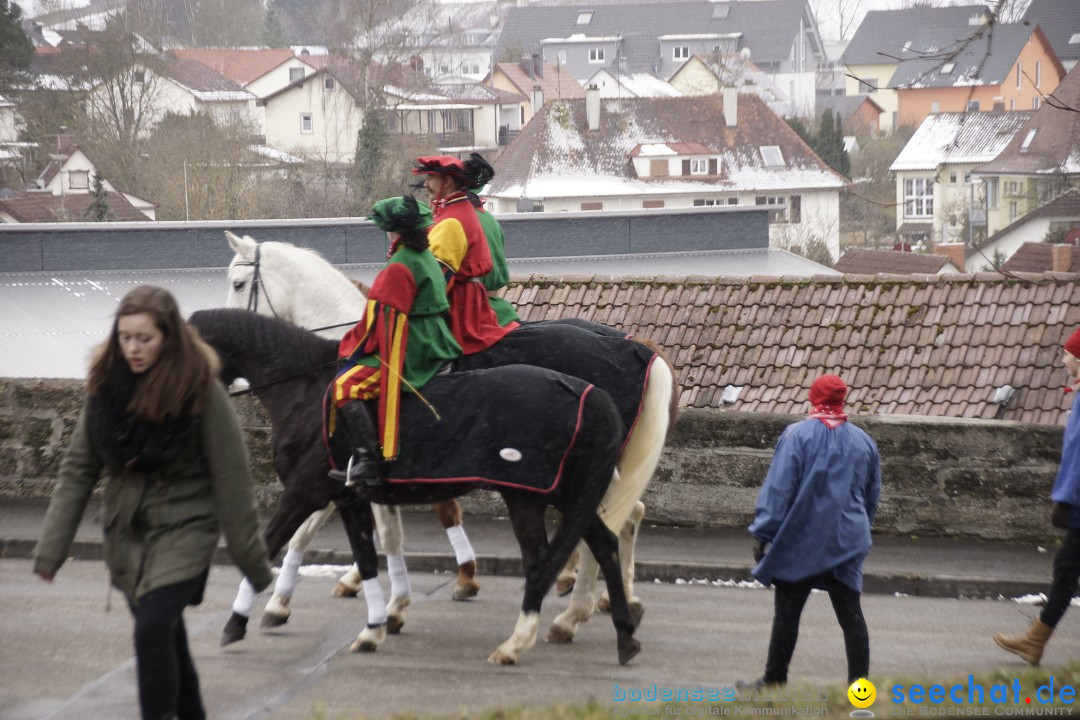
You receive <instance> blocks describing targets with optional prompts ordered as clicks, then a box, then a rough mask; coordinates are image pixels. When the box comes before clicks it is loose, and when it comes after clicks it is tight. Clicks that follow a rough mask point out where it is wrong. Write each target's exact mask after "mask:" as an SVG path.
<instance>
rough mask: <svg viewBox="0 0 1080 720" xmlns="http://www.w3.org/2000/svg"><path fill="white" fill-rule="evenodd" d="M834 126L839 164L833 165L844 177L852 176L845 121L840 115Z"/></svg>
mask: <svg viewBox="0 0 1080 720" xmlns="http://www.w3.org/2000/svg"><path fill="white" fill-rule="evenodd" d="M833 127H834V128H835V131H834V135H833V137H834V141H833V142H834V143H835V145H836V158H837V165H835V166H833V170H836V172H838V173H840V174H841V175H843V176H844V177H851V157H850V156H849V155H848V151H847V148H845V147H844V123H843V121H842V120H841V119H840V116H839V115H837V116H836V124H835V125H834V126H833Z"/></svg>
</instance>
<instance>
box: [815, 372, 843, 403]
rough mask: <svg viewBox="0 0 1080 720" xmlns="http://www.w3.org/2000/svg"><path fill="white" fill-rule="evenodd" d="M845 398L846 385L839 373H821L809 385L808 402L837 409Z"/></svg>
mask: <svg viewBox="0 0 1080 720" xmlns="http://www.w3.org/2000/svg"><path fill="white" fill-rule="evenodd" d="M846 399H847V385H846V384H844V381H843V380H841V379H840V376H839V375H822V376H821V377H819V378H818V379H817V380H815V381H814V383H813V384H812V385H811V386H810V404H811V405H813V406H814V407H825V408H832V409H834V410H839V409H841V408H843V407H844V400H846Z"/></svg>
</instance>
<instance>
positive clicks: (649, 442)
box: [600, 354, 677, 534]
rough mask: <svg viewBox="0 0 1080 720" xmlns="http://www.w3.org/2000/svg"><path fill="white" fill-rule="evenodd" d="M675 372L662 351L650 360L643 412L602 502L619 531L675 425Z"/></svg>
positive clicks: (605, 515)
mask: <svg viewBox="0 0 1080 720" xmlns="http://www.w3.org/2000/svg"><path fill="white" fill-rule="evenodd" d="M675 397H677V390H676V382H675V372H674V368H673V367H672V366H671V364H670V363H668V362H667V360H666V358H664V357H663V356H662V355H659V354H657V355H654V356H653V359H652V361H651V362H650V363H649V371H648V375H647V376H646V380H645V392H644V395H643V397H642V402H641V412H640V413H639V414H638V417H637V421H636V422H635V423H634V427H633V429H632V430H631V432H630V437H629V438H627V440H626V444H625V445H624V446H623V448H622V453H621V454H620V455H619V464H618V471H619V472H618V474H617V475H616V479H615V480H614V481H613V482H612V483H611V486H610V487H609V488H608V491H607V494H606V495H605V496H604V499H603V501H602V502H601V503H600V517H601V519H603V521H604V524H605V525H607V526H608V527H609V528H610V529H611V530H612V532H614V533H615V534H618V533H619V531H620V530H621V529H622V527H623V525H624V524H625V523H626V521H627V519H629V517H630V514H631V513H632V512H633V510H634V506H635V505H636V504H637V502H638V500H640V499H641V496H642V495H644V494H645V487H646V486H647V485H648V484H649V480H651V479H652V476H653V472H654V471H655V470H656V465H657V463H659V462H660V454H661V453H662V452H663V450H664V442H665V440H666V439H667V435H668V431H669V430H670V428H671V426H672V425H674V415H675V412H674V407H675V402H674V401H673V400H672V398H675Z"/></svg>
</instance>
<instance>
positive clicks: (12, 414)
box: [0, 379, 1062, 541]
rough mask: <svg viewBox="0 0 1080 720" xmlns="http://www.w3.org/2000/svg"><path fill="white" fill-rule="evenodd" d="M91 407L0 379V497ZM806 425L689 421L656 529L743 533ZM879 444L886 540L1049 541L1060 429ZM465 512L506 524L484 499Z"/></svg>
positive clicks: (861, 421) (904, 434) (74, 389)
mask: <svg viewBox="0 0 1080 720" xmlns="http://www.w3.org/2000/svg"><path fill="white" fill-rule="evenodd" d="M81 403H82V384H81V383H80V382H78V381H74V380H10V379H0V498H2V497H3V496H19V497H31V496H34V497H47V496H48V495H49V493H50V492H51V490H52V486H53V481H54V478H55V477H56V473H57V470H58V467H59V462H60V459H61V457H62V455H63V448H64V446H65V443H66V441H67V438H68V436H69V435H70V432H71V430H72V428H73V427H74V423H75V420H76V417H77V415H78V412H79V409H80V407H81ZM236 404H237V409H238V411H239V412H240V415H241V418H242V420H243V423H244V425H245V428H246V432H247V440H248V446H249V448H250V450H251V455H252V461H253V465H254V470H255V473H256V476H257V479H258V481H259V483H260V499H261V500H262V501H263V502H264V503H265V504H269V503H272V502H274V500H275V499H276V496H277V493H278V491H279V489H280V484H279V483H278V482H277V481H276V477H275V475H274V471H273V468H272V466H271V462H270V452H269V437H270V433H269V429H268V427H267V419H266V417H265V415H264V414H263V413H262V411H261V408H260V407H259V405H258V403H257V402H256V401H254V400H252V399H249V398H243V399H238V400H237V401H236ZM799 419H800V418H799V417H794V416H787V415H769V414H755V413H736V412H724V411H719V410H683V411H682V412H681V414H680V417H679V421H678V423H677V425H676V427H675V430H674V432H673V433H672V436H671V438H670V440H669V443H668V448H667V450H666V452H665V454H664V457H663V458H662V460H661V462H660V466H659V469H658V472H657V475H656V477H655V478H654V479H653V481H652V483H651V484H650V486H649V488H648V490H647V493H646V497H645V502H646V505H647V507H648V511H647V517H648V519H649V520H651V521H654V522H661V523H671V524H680V525H699V526H711V527H745V526H746V525H747V524H749V522H750V520H751V519H752V517H753V508H754V500H755V498H756V497H757V491H758V488H759V487H760V485H761V481H762V480H763V479H764V477H765V473H766V471H767V469H768V466H769V461H770V458H771V455H772V448H773V446H774V444H775V443H776V439H777V438H778V437H779V435H780V433H781V432H782V431H783V429H784V427H786V426H787V424H788V423H790V422H794V421H796V420H799ZM853 421H854V422H855V423H856V424H857V425H859V426H860V427H862V428H863V429H865V430H866V431H867V432H868V433H869V434H870V435H871V436H872V437H873V438H874V440H875V441H876V442H877V443H878V447H879V449H880V450H881V458H882V476H883V490H882V499H881V506H880V510H879V513H878V519H877V526H876V531H877V532H879V533H884V534H902V535H919V536H943V537H969V538H986V539H1002V540H1015V541H1041V540H1044V539H1046V538H1048V537H1049V536H1050V535H1051V531H1050V528H1049V525H1048V521H1047V514H1048V512H1049V508H1050V503H1049V500H1048V497H1049V491H1050V486H1051V485H1052V484H1053V480H1054V475H1055V473H1056V471H1057V463H1058V460H1059V459H1060V451H1061V438H1062V428H1060V427H1051V426H1042V425H1029V424H1024V423H1015V422H1004V421H1002V422H997V421H984V420H942V419H935V418H917V417H904V416H891V417H873V416H868V417H860V418H855V419H854V420H853ZM463 505H464V507H465V509H466V511H467V512H473V513H488V514H501V513H502V512H503V510H502V505H501V502H500V501H499V500H498V499H497V498H496V497H494V496H492V495H486V494H482V493H476V494H474V495H472V496H470V498H468V499H467V500H466V501H465V502H464V503H463Z"/></svg>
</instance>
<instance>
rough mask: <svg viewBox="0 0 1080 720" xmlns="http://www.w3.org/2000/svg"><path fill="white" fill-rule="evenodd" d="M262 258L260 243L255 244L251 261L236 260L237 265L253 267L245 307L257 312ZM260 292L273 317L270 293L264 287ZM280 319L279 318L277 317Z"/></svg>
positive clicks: (275, 313)
mask: <svg viewBox="0 0 1080 720" xmlns="http://www.w3.org/2000/svg"><path fill="white" fill-rule="evenodd" d="M261 258H262V245H261V244H259V243H256V244H255V259H254V260H252V261H251V262H238V263H236V264H237V265H238V266H241V265H242V266H245V267H246V266H250V267H253V268H255V269H254V271H252V273H251V290H250V292H249V293H248V301H247V309H248V310H250V311H251V312H259V287H260V285H262V267H261V265H260V262H259V261H260V259H261ZM262 294H263V295H266V304H267V305H268V306H269V307H270V314H271V315H273V316H274V317H275V318H276V317H277V316H278V314H277V311H276V310H274V303H272V302H271V301H270V294H269V293H267V292H266V288H265V287H264V288H263V289H262ZM279 319H280V318H279Z"/></svg>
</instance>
